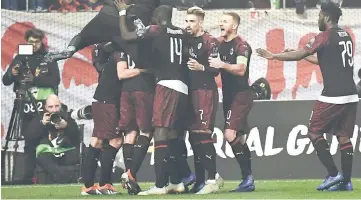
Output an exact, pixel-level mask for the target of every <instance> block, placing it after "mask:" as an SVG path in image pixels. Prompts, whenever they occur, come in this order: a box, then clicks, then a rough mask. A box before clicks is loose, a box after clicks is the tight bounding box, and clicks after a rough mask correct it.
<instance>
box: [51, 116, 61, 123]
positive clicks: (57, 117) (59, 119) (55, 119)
mask: <svg viewBox="0 0 361 200" xmlns="http://www.w3.org/2000/svg"><path fill="white" fill-rule="evenodd" d="M50 121H51V122H52V123H54V124H55V123H58V122H60V121H61V118H60V115H59V114H58V113H53V114H51V115H50Z"/></svg>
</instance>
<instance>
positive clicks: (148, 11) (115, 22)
mask: <svg viewBox="0 0 361 200" xmlns="http://www.w3.org/2000/svg"><path fill="white" fill-rule="evenodd" d="M124 2H125V3H126V4H128V5H130V4H135V5H133V6H131V7H130V8H129V9H128V10H127V16H129V18H130V19H131V18H133V17H137V18H139V19H141V20H142V21H143V23H144V24H146V25H148V24H149V22H150V19H151V16H152V12H153V10H154V9H155V8H156V7H157V6H158V5H159V0H124ZM128 5H125V6H128ZM119 36H120V29H119V13H118V9H117V7H116V6H115V5H114V0H104V5H103V8H102V9H101V10H100V11H99V13H98V14H97V15H96V16H95V17H94V18H93V19H92V20H91V21H90V22H89V23H88V24H87V25H86V26H85V27H84V28H83V29H82V30H81V31H80V33H79V34H78V35H76V36H74V37H73V38H72V40H71V41H70V43H69V45H68V48H67V49H66V50H64V51H61V52H54V53H49V54H48V55H47V56H46V60H47V61H58V60H62V59H66V58H70V57H71V56H72V55H73V54H74V53H75V52H77V51H78V50H80V49H83V48H85V47H87V46H89V45H92V44H97V43H102V42H116V39H117V38H119Z"/></svg>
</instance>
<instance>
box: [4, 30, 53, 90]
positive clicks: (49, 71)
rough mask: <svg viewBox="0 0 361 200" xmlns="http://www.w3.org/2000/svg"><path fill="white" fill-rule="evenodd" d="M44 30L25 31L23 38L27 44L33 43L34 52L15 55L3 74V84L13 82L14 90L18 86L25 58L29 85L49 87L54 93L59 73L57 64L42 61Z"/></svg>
mask: <svg viewBox="0 0 361 200" xmlns="http://www.w3.org/2000/svg"><path fill="white" fill-rule="evenodd" d="M43 39H44V32H42V31H41V30H39V29H35V28H34V29H29V30H27V31H26V32H25V40H26V41H27V43H28V44H31V45H33V51H34V54H33V55H31V56H24V55H16V56H15V58H14V59H13V61H12V63H11V64H10V67H9V68H8V70H7V72H6V73H5V74H4V76H3V79H2V81H3V84H4V85H5V86H8V85H11V84H13V83H14V92H15V91H16V90H17V89H18V88H19V86H20V84H19V81H20V80H21V79H22V78H24V76H25V75H24V74H21V73H20V72H21V71H22V70H21V69H23V68H24V67H26V66H24V65H25V63H24V61H25V59H26V58H27V59H28V63H29V67H30V71H31V74H30V75H27V76H31V75H32V76H33V77H32V78H33V80H32V83H31V84H30V87H39V88H50V89H52V90H53V93H56V90H57V88H58V85H59V84H60V73H59V68H58V64H57V63H56V62H53V63H45V62H44V61H43V58H44V55H45V54H46V53H47V50H46V49H45V45H44V44H43ZM27 78H29V77H27Z"/></svg>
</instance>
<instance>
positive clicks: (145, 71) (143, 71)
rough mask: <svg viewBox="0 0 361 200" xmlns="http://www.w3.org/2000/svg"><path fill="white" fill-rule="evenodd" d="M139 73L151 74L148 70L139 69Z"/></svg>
mask: <svg viewBox="0 0 361 200" xmlns="http://www.w3.org/2000/svg"><path fill="white" fill-rule="evenodd" d="M139 72H140V73H149V71H148V70H146V69H139Z"/></svg>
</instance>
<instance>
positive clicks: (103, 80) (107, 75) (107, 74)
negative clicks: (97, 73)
mask: <svg viewBox="0 0 361 200" xmlns="http://www.w3.org/2000/svg"><path fill="white" fill-rule="evenodd" d="M120 58H121V53H120V52H118V51H116V52H113V53H112V55H111V56H110V58H109V60H108V62H107V64H106V66H105V68H104V70H103V72H102V75H101V77H100V80H99V83H98V86H97V88H96V89H95V93H94V99H96V100H98V101H109V102H114V103H116V101H117V99H118V98H119V94H120V81H119V79H118V74H117V63H118V62H120V61H121V59H120Z"/></svg>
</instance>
